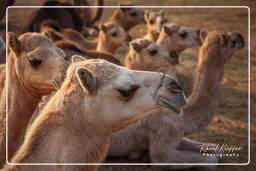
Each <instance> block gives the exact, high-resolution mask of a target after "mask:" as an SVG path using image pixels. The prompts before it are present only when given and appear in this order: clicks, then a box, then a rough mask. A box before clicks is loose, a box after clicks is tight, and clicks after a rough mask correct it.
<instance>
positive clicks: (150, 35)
mask: <svg viewBox="0 0 256 171" xmlns="http://www.w3.org/2000/svg"><path fill="white" fill-rule="evenodd" d="M145 21H146V24H147V34H146V36H145V37H144V38H145V39H148V40H153V41H155V42H156V41H157V39H158V36H159V34H160V32H161V30H162V27H163V26H164V24H165V23H167V21H168V20H167V18H166V17H165V15H164V12H163V11H159V12H149V11H145Z"/></svg>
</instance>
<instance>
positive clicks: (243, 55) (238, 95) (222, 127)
mask: <svg viewBox="0 0 256 171" xmlns="http://www.w3.org/2000/svg"><path fill="white" fill-rule="evenodd" d="M41 2H43V1H42V0H34V1H32V0H19V1H18V3H16V5H40V4H41ZM119 2H122V1H118V0H112V1H107V3H106V4H107V5H117V4H118V3H119ZM129 2H134V3H135V4H137V5H207V6H209V5H225V6H226V5H243V6H244V5H247V6H249V7H250V8H251V21H252V23H251V54H250V55H251V61H250V62H251V78H250V79H251V102H252V104H251V163H250V164H249V165H248V166H219V167H218V170H219V171H229V170H233V169H236V170H243V171H247V170H248V171H252V170H255V169H256V165H255V164H256V162H255V160H256V157H255V150H256V145H255V140H256V119H255V115H256V114H255V111H256V110H255V109H256V107H255V105H254V104H255V101H256V86H255V83H256V75H255V72H256V69H255V65H256V58H255V57H256V51H255V50H254V49H255V46H256V44H255V42H256V41H255V36H256V23H255V21H256V13H255V12H256V1H255V0H234V1H228V2H226V1H225V2H224V1H221V0H217V1H211V0H190V1H185V0H180V1H179V0H172V1H171V0H169V1H167V0H148V1H146V2H145V1H143V2H141V1H134V0H129ZM147 10H151V11H152V10H158V9H147ZM31 11H32V10H30V9H26V10H24V9H22V10H11V11H10V13H9V26H10V30H11V31H15V32H17V33H19V30H20V29H21V28H22V26H23V25H24V23H25V21H26V19H27V16H28V15H29V14H30V13H31ZM112 11H113V9H106V10H104V17H103V18H102V20H101V22H104V21H107V20H108V19H109V17H110V15H111V13H112ZM164 11H165V12H166V14H167V15H168V19H169V21H170V22H175V23H178V24H180V25H183V26H189V27H194V28H198V29H203V30H207V31H211V30H223V31H238V32H240V33H241V34H242V35H243V36H244V38H245V42H246V47H245V48H244V49H243V50H240V51H239V52H236V53H235V55H234V56H233V58H232V59H231V61H230V62H229V63H228V64H227V65H226V67H225V75H224V79H223V81H222V83H221V87H222V95H221V97H220V98H221V101H220V105H219V108H218V112H217V115H216V116H215V117H214V119H213V121H212V122H211V124H210V125H209V126H208V127H207V128H206V129H204V130H202V131H201V132H199V133H197V134H195V135H193V136H191V138H192V139H194V140H199V141H203V142H212V143H217V144H223V143H224V144H229V145H236V146H240V147H242V148H243V150H242V151H241V152H240V155H239V157H238V158H222V159H221V160H220V162H221V163H247V162H248V124H247V123H248V120H249V118H248V56H249V54H248V9H247V8H240V9H238V8H236V9H224V8H218V9H216V8H215V9H193V8H189V9H179V8H170V9H165V10H164ZM0 33H1V34H3V33H4V30H1V32H0ZM144 34H145V26H143V25H140V26H137V27H136V28H134V29H133V30H132V31H131V35H132V36H133V37H134V38H135V37H141V36H142V35H144ZM127 50H128V49H127V48H126V47H124V48H121V49H120V50H119V51H118V55H117V56H118V57H119V58H120V59H122V58H123V57H124V55H125V54H126V52H127ZM197 56H198V49H197V48H193V49H188V50H186V51H185V52H184V53H183V54H182V56H181V64H180V66H179V67H178V73H179V79H180V81H181V82H182V85H183V87H184V89H185V91H186V93H187V95H188V96H189V94H190V93H191V88H192V85H193V73H194V70H195V64H196V62H197ZM108 161H110V162H134V161H129V160H126V159H120V158H118V159H108ZM99 170H100V171H112V170H120V171H131V170H133V171H141V170H148V171H153V170H154V171H162V170H163V169H161V168H152V167H149V166H101V167H100V169H99Z"/></svg>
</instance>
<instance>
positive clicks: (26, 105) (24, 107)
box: [7, 65, 41, 157]
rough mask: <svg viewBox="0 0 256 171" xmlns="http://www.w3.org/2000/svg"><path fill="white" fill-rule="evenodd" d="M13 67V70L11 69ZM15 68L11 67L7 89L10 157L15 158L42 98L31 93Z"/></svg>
mask: <svg viewBox="0 0 256 171" xmlns="http://www.w3.org/2000/svg"><path fill="white" fill-rule="evenodd" d="M10 67H11V68H10ZM12 67H13V66H11V65H9V68H8V70H9V71H10V72H8V79H7V82H8V88H7V93H8V94H7V95H8V97H7V99H8V104H7V114H8V142H9V144H8V147H9V150H8V155H9V157H11V156H13V154H14V152H15V151H16V150H17V148H18V147H19V145H20V144H21V142H22V140H23V137H24V135H25V131H26V128H27V124H28V122H29V120H30V118H31V116H32V115H33V113H34V111H35V109H36V107H37V105H38V103H39V101H40V100H41V96H39V95H37V94H36V93H33V91H29V90H28V89H27V87H26V86H25V85H24V83H23V82H22V81H21V80H20V79H19V77H18V76H17V73H16V71H15V69H14V68H12Z"/></svg>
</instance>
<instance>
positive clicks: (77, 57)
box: [72, 55, 86, 64]
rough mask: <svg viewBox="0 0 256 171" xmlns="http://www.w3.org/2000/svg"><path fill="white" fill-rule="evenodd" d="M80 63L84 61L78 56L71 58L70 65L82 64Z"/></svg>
mask: <svg viewBox="0 0 256 171" xmlns="http://www.w3.org/2000/svg"><path fill="white" fill-rule="evenodd" d="M82 61H86V59H85V58H84V57H82V56H79V55H73V56H72V64H74V63H77V62H82Z"/></svg>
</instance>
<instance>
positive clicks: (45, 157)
mask: <svg viewBox="0 0 256 171" xmlns="http://www.w3.org/2000/svg"><path fill="white" fill-rule="evenodd" d="M60 94H61V92H57V93H56V94H55V95H54V96H53V97H52V98H51V100H50V101H49V102H48V103H47V105H46V106H45V107H44V109H43V110H42V111H41V113H40V115H38V117H37V118H36V119H35V120H34V122H33V123H32V125H31V126H30V127H29V129H28V132H27V135H26V137H25V141H24V143H23V145H22V146H21V148H20V150H19V152H18V153H17V154H16V155H15V156H14V158H13V160H12V162H14V163H19V162H25V163H26V162H29V163H30V162H32V163H35V162H43V163H45V162H57V163H71V162H72V163H100V162H102V160H103V159H104V157H105V155H106V153H107V149H108V144H109V136H107V135H106V136H103V135H101V134H100V135H99V134H91V133H90V128H88V127H90V126H89V125H90V124H85V122H84V121H83V120H85V118H86V117H84V115H86V113H80V112H81V111H79V108H78V107H77V106H72V109H71V107H70V104H67V103H69V102H70V101H69V100H70V99H67V101H65V102H63V103H65V105H64V104H63V103H62V102H61V101H62V100H63V97H61V96H60ZM77 105H81V104H79V103H78V104H77ZM68 106H69V107H68ZM80 108H81V107H80ZM74 109H76V110H75V111H74ZM71 111H72V112H71ZM81 115H83V116H81ZM81 118H83V120H82V119H81ZM88 123H89V122H88ZM41 135H44V136H41ZM49 147H50V148H49ZM31 149H33V150H31ZM56 151H58V153H56ZM41 152H43V153H41ZM38 154H40V155H38ZM86 168H87V167H86V166H85V167H84V169H85V170H86ZM96 168H97V167H96V166H93V168H92V169H96Z"/></svg>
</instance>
